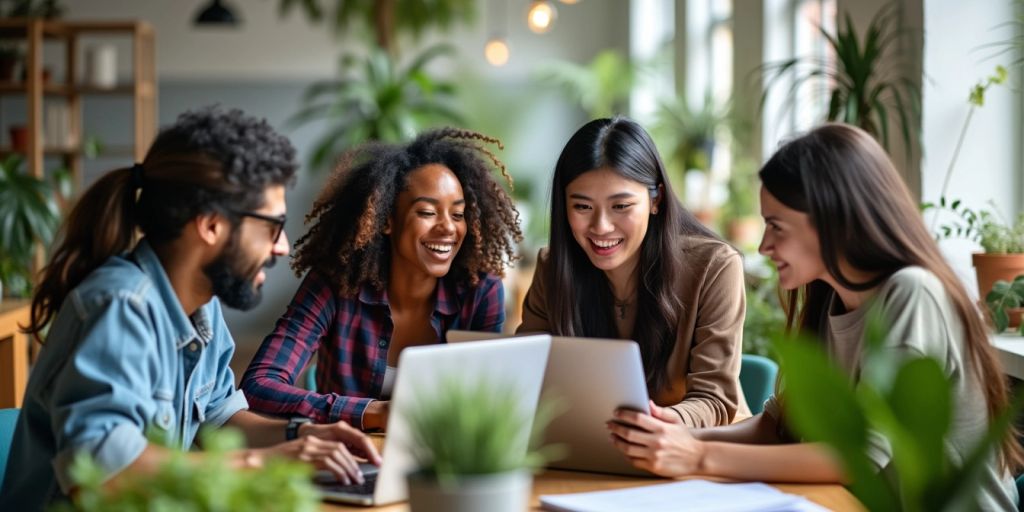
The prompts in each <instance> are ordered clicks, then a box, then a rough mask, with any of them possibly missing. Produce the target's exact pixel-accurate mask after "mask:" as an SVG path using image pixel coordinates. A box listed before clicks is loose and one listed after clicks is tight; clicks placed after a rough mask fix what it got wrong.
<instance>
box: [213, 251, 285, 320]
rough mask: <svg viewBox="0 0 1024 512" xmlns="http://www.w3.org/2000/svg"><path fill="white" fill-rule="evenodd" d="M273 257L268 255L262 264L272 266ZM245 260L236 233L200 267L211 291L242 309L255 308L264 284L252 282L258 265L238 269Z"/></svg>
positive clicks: (266, 266)
mask: <svg viewBox="0 0 1024 512" xmlns="http://www.w3.org/2000/svg"><path fill="white" fill-rule="evenodd" d="M276 260H277V258H276V257H274V256H271V257H270V258H269V259H267V261H266V263H264V264H263V267H264V268H270V267H273V266H274V263H276ZM244 261H245V254H244V253H243V252H242V250H241V247H239V244H238V236H237V233H232V235H231V239H230V240H228V243H227V245H225V246H224V249H223V250H222V251H221V253H220V256H217V259H215V260H213V261H212V262H210V264H208V265H206V266H205V267H203V273H204V274H206V277H207V278H208V279H209V280H210V286H211V287H212V288H213V294H214V295H215V296H217V297H218V298H220V301H221V302H223V303H224V305H226V306H227V307H229V308H233V309H237V310H241V311H247V310H250V309H252V308H254V307H256V305H258V304H259V303H260V299H262V298H263V291H262V288H263V285H262V284H261V285H260V286H259V287H257V286H255V285H254V280H255V279H256V275H257V274H258V273H259V268H257V269H256V270H255V271H253V272H246V270H245V269H244V268H241V267H242V266H243V265H244ZM246 274H250V275H246Z"/></svg>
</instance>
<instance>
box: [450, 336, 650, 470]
mask: <svg viewBox="0 0 1024 512" xmlns="http://www.w3.org/2000/svg"><path fill="white" fill-rule="evenodd" d="M529 337H530V335H527V336H518V337H517V336H513V337H508V336H507V335H502V334H499V333H492V332H474V331H457V330H452V331H448V342H449V343H458V342H463V341H467V342H470V341H479V340H484V339H492V340H493V339H495V338H504V339H518V340H525V339H528V338H529ZM492 343H493V341H492ZM541 394H542V396H544V397H546V398H549V399H552V400H554V401H556V402H557V403H558V404H559V405H561V406H562V407H561V409H560V410H562V411H564V412H562V414H560V415H559V416H557V417H556V418H555V419H554V420H553V421H552V422H551V424H550V425H549V426H548V428H547V430H546V431H545V433H546V435H545V436H544V439H545V442H546V443H552V444H561V445H563V446H565V447H566V448H567V449H568V454H567V456H566V457H565V458H563V459H562V460H558V461H554V462H551V463H550V464H549V465H548V467H550V468H557V469H572V470H577V471H592V472H596V473H612V474H616V475H633V476H648V477H649V476H653V475H651V473H649V472H647V471H644V470H642V469H638V468H636V467H634V466H633V464H632V463H630V461H629V459H627V458H626V456H625V455H623V454H622V452H620V451H619V450H618V449H616V448H615V446H614V445H613V444H612V443H611V440H610V439H609V435H608V428H607V427H606V426H605V422H607V421H608V420H610V419H612V412H613V411H614V410H615V409H617V408H619V407H625V408H629V409H635V410H638V411H643V412H646V413H650V408H649V407H648V402H647V399H648V396H647V381H646V379H645V377H644V368H643V361H642V359H641V358H640V346H639V345H637V344H636V342H635V341H629V340H613V339H598V338H572V337H559V336H553V337H552V338H551V354H550V355H549V356H548V366H547V369H546V371H545V372H544V384H543V388H542V391H541Z"/></svg>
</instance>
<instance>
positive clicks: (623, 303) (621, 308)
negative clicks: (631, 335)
mask: <svg viewBox="0 0 1024 512" xmlns="http://www.w3.org/2000/svg"><path fill="white" fill-rule="evenodd" d="M613 298H614V297H613ZM635 298H636V296H635V295H634V296H633V297H630V298H629V299H627V300H619V299H614V300H615V312H616V316H618V317H619V320H625V318H626V308H627V307H630V306H632V305H633V300H634V299H635Z"/></svg>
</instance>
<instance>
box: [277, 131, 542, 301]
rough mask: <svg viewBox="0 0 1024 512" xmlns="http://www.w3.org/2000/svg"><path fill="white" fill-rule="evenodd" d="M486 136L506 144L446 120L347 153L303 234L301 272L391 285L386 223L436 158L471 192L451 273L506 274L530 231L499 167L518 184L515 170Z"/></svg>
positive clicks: (466, 278) (349, 290)
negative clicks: (410, 136) (397, 141)
mask: <svg viewBox="0 0 1024 512" xmlns="http://www.w3.org/2000/svg"><path fill="white" fill-rule="evenodd" d="M484 143H490V144H494V145H496V146H497V147H498V148H499V149H504V147H503V146H502V144H501V142H500V141H499V140H498V139H495V138H493V137H488V136H486V135H482V134H479V133H476V132H472V131H468V130H460V129H456V128H442V129H438V130H432V131H428V132H425V133H423V134H421V135H420V136H418V137H416V139H415V140H413V141H412V142H410V143H408V144H405V145H394V144H382V143H369V144H365V145H363V146H361V147H359V148H356V149H355V150H353V151H352V152H350V153H348V154H346V156H345V157H343V159H342V161H341V163H340V164H339V165H338V167H337V168H336V169H335V170H334V173H333V174H332V175H331V177H330V179H329V180H328V182H327V186H326V188H325V189H324V191H323V192H322V193H321V194H320V197H319V198H317V200H316V202H315V203H313V210H312V211H311V212H310V213H309V215H307V216H306V223H307V224H311V226H310V228H309V232H307V233H306V234H305V235H304V236H302V237H301V238H299V239H298V240H297V241H296V242H295V257H294V259H293V260H292V269H294V270H295V273H296V275H299V276H301V275H302V274H303V273H305V272H307V271H310V270H313V271H316V272H319V273H320V274H321V275H322V276H323V277H324V278H326V279H327V280H328V281H329V282H331V283H334V284H335V286H337V290H338V292H339V293H341V294H343V295H354V294H355V293H357V292H358V290H359V288H360V286H362V285H363V284H370V285H371V286H373V287H374V288H376V289H378V290H381V289H384V287H385V283H386V282H387V273H388V271H389V269H390V264H391V245H390V238H389V237H388V235H385V234H384V226H385V225H386V224H387V222H388V220H389V219H390V218H391V216H392V215H393V214H394V211H395V200H396V198H397V197H398V194H399V193H400V192H402V191H403V190H405V188H406V186H407V184H408V176H409V174H410V173H411V172H413V171H415V170H417V169H419V168H421V167H423V166H425V165H428V164H440V165H444V166H445V167H447V168H448V169H450V170H451V171H452V173H453V174H455V177H456V178H458V180H459V183H460V184H461V185H462V191H463V193H464V194H465V198H466V224H467V230H466V238H465V240H464V241H463V244H462V247H461V249H459V253H458V254H457V255H456V257H455V261H454V262H453V263H452V267H451V270H450V271H449V276H453V277H454V278H455V279H456V280H457V281H459V282H463V283H468V284H469V285H476V284H477V283H478V281H479V279H480V276H479V273H481V272H486V273H490V274H495V275H498V276H502V275H504V268H505V265H506V264H507V263H510V262H512V261H514V260H515V259H516V254H515V246H516V244H517V243H518V242H520V241H522V239H523V235H522V232H521V231H520V229H519V212H517V211H516V209H515V207H513V205H512V200H511V198H509V196H508V194H507V193H505V190H504V189H503V188H502V187H501V185H499V184H498V182H497V181H496V180H495V179H494V178H493V176H492V174H491V172H492V170H493V168H497V169H499V170H500V172H501V174H502V176H504V178H505V180H506V182H507V183H508V185H509V187H510V188H511V186H512V177H511V176H509V174H508V171H507V170H506V169H505V165H504V164H502V163H501V161H500V160H499V159H498V158H497V157H496V156H494V154H493V153H492V152H490V151H489V150H488V149H487V148H486V147H484V145H483V144H484Z"/></svg>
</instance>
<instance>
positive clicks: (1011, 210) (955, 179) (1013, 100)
mask: <svg viewBox="0 0 1024 512" xmlns="http://www.w3.org/2000/svg"><path fill="white" fill-rule="evenodd" d="M1013 16H1014V13H1013V6H1012V4H1011V3H1010V2H1009V1H1007V0H982V1H979V2H963V1H960V0H925V3H924V25H925V33H924V38H925V54H924V73H925V82H924V105H923V111H924V112H923V113H924V117H923V132H924V145H923V148H924V155H923V159H922V170H921V182H922V188H921V190H922V194H921V197H922V200H924V201H937V200H938V197H939V194H940V190H941V188H942V181H943V179H944V177H945V174H946V169H947V167H948V166H949V163H950V158H951V156H952V153H953V147H954V146H955V144H956V140H957V137H958V136H959V134H960V129H961V127H962V126H963V123H964V119H965V118H966V116H967V112H968V110H969V104H968V102H967V97H968V93H969V91H970V88H971V87H972V86H973V85H974V84H975V83H976V82H977V81H979V80H981V79H982V78H984V77H986V76H988V75H989V74H991V73H992V72H993V69H994V68H995V65H996V64H1000V63H1002V64H1006V63H1008V62H1009V61H1010V60H1012V59H1013V58H1014V57H1013V56H1011V55H1004V56H1002V57H998V58H989V57H990V56H991V55H992V54H993V53H994V51H993V50H992V49H985V48H982V46H984V45H986V44H989V43H993V42H996V41H1001V40H1005V39H1008V38H1010V37H1011V35H1012V28H1011V27H1005V26H1004V27H999V25H1001V24H1004V23H1006V22H1007V21H1009V20H1011V19H1013ZM1011 77H1012V78H1011V82H1012V84H1011V85H1009V86H1007V85H1004V86H997V87H995V88H992V89H990V90H989V93H988V94H987V96H986V102H985V106H984V107H982V108H980V109H978V110H977V111H976V112H975V114H974V118H973V120H972V121H971V126H970V129H969V131H968V132H967V138H966V140H965V142H964V146H963V150H962V152H961V154H960V158H959V160H958V162H957V164H956V168H955V169H954V171H953V176H952V179H951V180H950V186H949V191H948V192H947V195H948V196H950V197H953V198H959V199H962V200H963V201H964V202H965V204H967V205H969V206H970V207H972V208H981V207H987V206H988V205H987V202H988V201H990V200H991V201H993V202H994V203H995V205H996V207H997V208H998V209H999V211H1000V212H1002V214H1003V215H1004V216H1007V217H1011V216H1016V214H1017V212H1019V211H1020V210H1021V191H1022V188H1021V178H1020V176H1021V166H1020V151H1021V133H1022V132H1021V107H1020V99H1021V98H1020V87H1021V78H1020V73H1019V69H1018V70H1016V71H1015V72H1014V73H1013V74H1012V75H1011ZM926 218H927V219H928V220H929V223H931V217H930V216H928V217H926ZM942 247H943V249H944V251H945V252H946V255H947V257H948V258H949V259H950V260H951V261H952V262H953V263H954V266H955V267H956V269H957V271H958V273H960V274H961V277H962V278H963V279H964V280H965V282H966V283H967V284H968V285H969V286H968V289H969V290H974V289H975V285H974V281H973V280H974V271H973V269H971V263H970V252H971V251H972V250H974V249H975V247H974V246H973V244H970V243H968V242H964V241H948V242H943V244H942Z"/></svg>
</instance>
